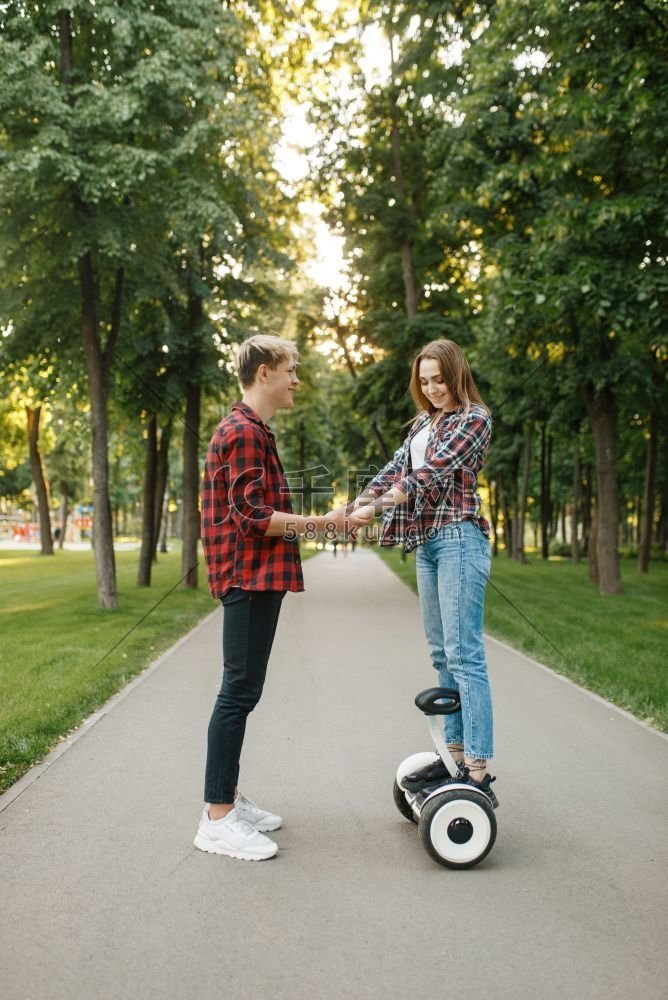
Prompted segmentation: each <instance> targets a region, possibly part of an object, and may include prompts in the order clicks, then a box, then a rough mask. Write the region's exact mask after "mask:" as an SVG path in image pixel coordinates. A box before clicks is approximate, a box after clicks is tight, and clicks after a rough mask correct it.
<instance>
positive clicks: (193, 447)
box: [181, 385, 201, 587]
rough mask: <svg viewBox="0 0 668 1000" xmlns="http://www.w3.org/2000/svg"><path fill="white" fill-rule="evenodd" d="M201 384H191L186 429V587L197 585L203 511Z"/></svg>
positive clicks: (183, 567)
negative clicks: (199, 459) (200, 504)
mask: <svg viewBox="0 0 668 1000" xmlns="http://www.w3.org/2000/svg"><path fill="white" fill-rule="evenodd" d="M200 397H201V390H200V387H199V385H190V386H188V390H187V393H186V425H185V429H184V432H183V549H182V552H181V575H182V576H183V578H184V580H183V585H184V586H185V587H196V586H197V542H198V541H199V535H200V514H199V462H198V444H199V421H200Z"/></svg>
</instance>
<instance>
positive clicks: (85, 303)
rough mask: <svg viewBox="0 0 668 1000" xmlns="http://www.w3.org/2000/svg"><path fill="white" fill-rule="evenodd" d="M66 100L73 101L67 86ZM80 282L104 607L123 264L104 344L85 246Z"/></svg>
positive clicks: (110, 605)
mask: <svg viewBox="0 0 668 1000" xmlns="http://www.w3.org/2000/svg"><path fill="white" fill-rule="evenodd" d="M59 42H60V79H61V83H62V84H63V86H64V87H66V88H68V87H69V86H70V84H71V82H72V73H73V58H72V22H71V15H70V13H69V12H67V11H61V12H60V14H59ZM68 101H69V103H70V104H72V105H73V104H74V97H73V95H72V93H71V92H70V93H69V94H68ZM72 202H73V206H74V213H75V216H76V217H77V218H78V220H79V222H80V223H81V225H82V227H84V226H89V225H90V219H91V217H92V216H93V215H94V209H93V208H92V207H91V206H89V205H86V204H85V203H84V201H83V200H82V198H81V197H80V195H79V194H78V192H77V191H76V189H75V190H73V191H72ZM78 264H79V282H80V288H81V330H82V338H83V344H84V353H85V356H86V370H87V376H88V394H89V399H90V413H91V429H92V455H93V463H92V464H93V548H94V550H95V575H96V579H97V594H98V601H99V603H100V605H101V606H102V607H103V608H106V609H108V610H114V609H115V608H117V607H118V598H117V593H116V563H115V558H114V541H113V523H112V516H111V504H110V502H109V458H108V454H109V449H108V434H107V396H108V391H109V362H110V358H111V357H112V355H113V351H114V347H115V344H116V340H117V338H118V334H119V330H120V321H121V305H122V300H123V277H124V275H123V268H122V267H120V268H118V269H117V271H116V279H115V284H114V296H113V302H112V310H111V324H110V330H109V335H108V338H107V344H106V347H105V349H104V350H103V348H102V344H101V342H100V332H99V327H98V318H99V284H98V281H97V276H96V274H95V264H94V260H93V253H92V251H91V250H87V251H86V252H85V253H84V254H83V255H82V256H81V257H80V258H79V262H78Z"/></svg>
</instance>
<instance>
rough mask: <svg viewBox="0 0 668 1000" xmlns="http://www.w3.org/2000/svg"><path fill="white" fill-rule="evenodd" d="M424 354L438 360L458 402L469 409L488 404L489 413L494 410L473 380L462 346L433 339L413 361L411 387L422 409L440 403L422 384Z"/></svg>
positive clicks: (414, 400)
mask: <svg viewBox="0 0 668 1000" xmlns="http://www.w3.org/2000/svg"><path fill="white" fill-rule="evenodd" d="M424 358H430V359H433V360H434V361H438V367H439V368H440V371H441V375H442V376H443V380H444V382H445V384H446V385H447V387H448V389H449V390H450V392H451V393H452V395H453V397H454V399H455V402H456V403H457V405H458V406H463V407H464V409H465V410H469V409H470V408H471V407H472V406H473V405H474V404H477V405H478V406H482V407H484V409H486V410H487V412H488V413H489V412H490V411H489V407H487V406H485V404H484V403H483V401H482V397H481V395H480V393H479V392H478V387H477V386H476V384H475V382H474V381H473V375H472V374H471V369H470V368H469V363H468V361H467V360H466V358H465V357H464V353H463V351H462V349H461V347H459V346H458V345H457V344H455V342H454V341H453V340H432V342H431V343H430V344H427V346H426V347H423V348H422V350H421V351H420V353H419V354H418V356H417V357H416V359H415V361H414V362H413V370H412V371H411V381H410V385H409V389H410V394H411V396H412V397H413V402H414V403H415V405H416V406H417V408H418V410H419V411H424V410H426V411H427V413H435V412H436V407H435V406H434V405H433V403H430V402H429V400H428V399H427V397H426V396H425V394H424V393H423V391H422V386H421V385H420V362H421V361H422V360H423V359H424Z"/></svg>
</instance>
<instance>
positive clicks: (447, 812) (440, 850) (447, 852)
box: [429, 799, 492, 864]
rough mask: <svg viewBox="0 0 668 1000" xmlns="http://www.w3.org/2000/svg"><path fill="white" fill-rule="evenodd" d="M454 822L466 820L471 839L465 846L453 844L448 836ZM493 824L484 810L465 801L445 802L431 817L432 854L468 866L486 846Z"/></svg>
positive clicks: (475, 804)
mask: <svg viewBox="0 0 668 1000" xmlns="http://www.w3.org/2000/svg"><path fill="white" fill-rule="evenodd" d="M454 820H468V822H469V823H470V824H471V826H472V827H473V830H472V833H471V836H470V838H469V839H468V840H467V841H466V843H464V844H458V843H456V842H455V841H454V840H453V839H452V837H451V836H450V829H449V828H450V824H451V823H452V822H453V821H454ZM491 835H492V824H491V823H490V821H489V816H488V815H487V813H486V812H485V810H484V809H483V808H482V807H481V806H479V805H477V803H475V802H469V801H468V800H467V799H453V801H451V802H446V803H445V805H442V806H441V808H440V809H439V810H438V811H437V812H436V813H434V816H433V818H432V821H431V824H430V826H429V837H430V839H431V842H432V844H433V846H434V850H435V851H436V853H437V854H439V855H440V856H441V857H442V858H443V859H444V860H445V861H453V862H456V863H458V864H467V863H468V862H469V861H475V859H476V858H479V857H480V855H481V854H482V853H483V851H484V850H485V848H486V847H487V845H488V844H489V841H490V837H491Z"/></svg>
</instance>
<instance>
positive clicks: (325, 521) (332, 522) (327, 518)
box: [316, 507, 348, 531]
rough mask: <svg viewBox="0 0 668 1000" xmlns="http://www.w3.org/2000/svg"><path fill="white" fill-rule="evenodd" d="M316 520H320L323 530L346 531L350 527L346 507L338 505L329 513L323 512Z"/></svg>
mask: <svg viewBox="0 0 668 1000" xmlns="http://www.w3.org/2000/svg"><path fill="white" fill-rule="evenodd" d="M316 520H318V521H320V524H321V529H320V530H321V531H326V530H330V531H345V530H346V528H347V527H348V524H347V523H346V522H347V518H346V508H345V507H336V508H335V509H334V510H330V512H329V513H328V514H322V515H321V516H320V517H318V518H317V519H316Z"/></svg>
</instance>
